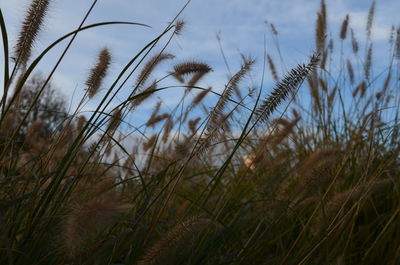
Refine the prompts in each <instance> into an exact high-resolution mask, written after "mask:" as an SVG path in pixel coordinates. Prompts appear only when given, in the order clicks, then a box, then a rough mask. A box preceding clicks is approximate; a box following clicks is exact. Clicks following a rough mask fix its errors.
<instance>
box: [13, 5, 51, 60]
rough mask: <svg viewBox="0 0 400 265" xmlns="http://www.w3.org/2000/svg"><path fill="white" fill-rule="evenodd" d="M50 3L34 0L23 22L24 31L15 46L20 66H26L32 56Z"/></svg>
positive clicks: (22, 30)
mask: <svg viewBox="0 0 400 265" xmlns="http://www.w3.org/2000/svg"><path fill="white" fill-rule="evenodd" d="M49 3H50V1H49V0H33V1H32V2H31V5H30V6H29V8H28V11H27V12H26V16H25V19H24V21H23V22H22V29H21V31H20V33H19V36H18V40H17V44H16V46H15V55H16V58H17V63H18V64H20V65H26V63H27V62H28V60H29V58H30V56H31V53H32V47H33V45H34V42H35V40H36V37H37V35H38V34H39V32H40V29H41V28H42V25H43V21H44V17H45V15H46V13H47V11H48V8H49Z"/></svg>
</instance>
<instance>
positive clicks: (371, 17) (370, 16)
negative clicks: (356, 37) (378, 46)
mask: <svg viewBox="0 0 400 265" xmlns="http://www.w3.org/2000/svg"><path fill="white" fill-rule="evenodd" d="M374 15H375V1H372V4H371V6H370V8H369V11H368V19H367V27H366V30H367V36H368V38H370V37H371V31H372V23H373V20H374Z"/></svg>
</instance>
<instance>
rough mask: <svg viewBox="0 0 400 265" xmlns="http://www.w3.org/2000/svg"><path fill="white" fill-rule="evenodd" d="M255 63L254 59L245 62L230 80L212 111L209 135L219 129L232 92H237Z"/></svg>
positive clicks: (208, 129) (208, 128) (208, 126)
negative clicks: (236, 89) (240, 83)
mask: <svg viewBox="0 0 400 265" xmlns="http://www.w3.org/2000/svg"><path fill="white" fill-rule="evenodd" d="M254 62H255V61H254V60H252V59H248V60H245V61H244V62H243V64H242V67H241V68H240V70H239V71H238V72H237V73H236V74H235V75H233V76H232V78H231V79H230V80H229V82H228V84H227V85H226V87H225V90H224V92H223V93H222V95H221V97H220V98H219V99H218V102H217V104H216V105H215V107H214V108H213V110H212V111H211V114H210V118H209V121H208V124H207V130H206V131H207V132H208V133H211V132H212V131H214V130H215V129H216V128H218V127H219V121H220V118H221V117H222V116H223V115H222V113H223V111H224V109H225V106H226V104H227V103H228V101H229V99H230V98H231V97H232V92H233V91H234V90H235V88H237V86H238V85H239V82H240V81H241V80H242V79H243V77H244V76H245V75H246V74H247V73H248V72H249V71H250V70H251V66H252V65H253V64H254Z"/></svg>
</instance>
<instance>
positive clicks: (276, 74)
mask: <svg viewBox="0 0 400 265" xmlns="http://www.w3.org/2000/svg"><path fill="white" fill-rule="evenodd" d="M267 60H268V65H269V70H270V71H271V74H272V77H273V78H274V80H275V81H279V76H278V73H277V72H276V68H275V64H274V61H273V60H272V58H271V56H270V55H269V54H267Z"/></svg>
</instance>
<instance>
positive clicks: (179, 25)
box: [174, 20, 186, 35]
mask: <svg viewBox="0 0 400 265" xmlns="http://www.w3.org/2000/svg"><path fill="white" fill-rule="evenodd" d="M185 24H186V22H185V21H183V20H177V21H176V22H175V30H174V33H175V34H176V35H181V34H182V30H183V28H184V26H185Z"/></svg>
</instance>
